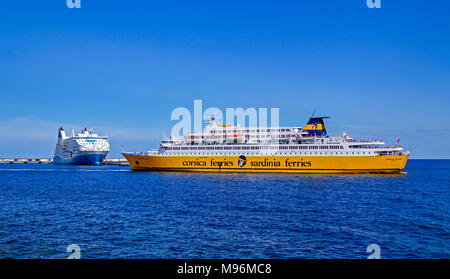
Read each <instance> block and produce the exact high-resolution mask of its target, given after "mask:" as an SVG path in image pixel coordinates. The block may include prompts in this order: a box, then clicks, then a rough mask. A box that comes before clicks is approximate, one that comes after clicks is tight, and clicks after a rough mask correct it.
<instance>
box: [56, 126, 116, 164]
mask: <svg viewBox="0 0 450 279" xmlns="http://www.w3.org/2000/svg"><path fill="white" fill-rule="evenodd" d="M108 152H109V142H108V137H100V136H99V135H97V134H94V133H92V131H91V130H88V129H86V128H84V129H83V130H82V131H81V133H80V134H77V135H75V131H74V130H73V129H72V136H71V137H68V136H67V135H66V132H65V131H64V128H62V127H61V128H60V129H59V132H58V142H57V143H56V148H55V154H54V156H53V163H55V164H71V165H100V164H101V163H102V162H103V160H104V159H105V157H106V155H108Z"/></svg>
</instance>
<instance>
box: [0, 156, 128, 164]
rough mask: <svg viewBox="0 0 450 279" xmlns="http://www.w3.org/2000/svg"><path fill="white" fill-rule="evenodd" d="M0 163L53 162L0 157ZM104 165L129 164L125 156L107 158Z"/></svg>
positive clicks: (43, 159)
mask: <svg viewBox="0 0 450 279" xmlns="http://www.w3.org/2000/svg"><path fill="white" fill-rule="evenodd" d="M0 164H53V159H51V158H0ZM103 165H117V166H129V164H128V161H127V159H125V158H107V159H105V160H104V161H103Z"/></svg>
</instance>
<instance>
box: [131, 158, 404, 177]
mask: <svg viewBox="0 0 450 279" xmlns="http://www.w3.org/2000/svg"><path fill="white" fill-rule="evenodd" d="M123 155H124V156H125V158H126V159H127V160H128V162H129V163H130V166H131V169H132V170H136V171H189V172H191V171H192V172H194V171H195V172H264V173H266V172H278V173H399V172H401V171H402V170H403V169H404V168H405V165H406V162H407V160H408V157H409V155H385V156H245V157H244V156H241V158H240V157H239V156H158V155H137V154H123Z"/></svg>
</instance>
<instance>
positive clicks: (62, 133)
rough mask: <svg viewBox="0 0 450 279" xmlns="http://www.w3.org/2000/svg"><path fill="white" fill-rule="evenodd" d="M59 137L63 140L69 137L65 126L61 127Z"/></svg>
mask: <svg viewBox="0 0 450 279" xmlns="http://www.w3.org/2000/svg"><path fill="white" fill-rule="evenodd" d="M58 138H59V139H63V140H64V139H67V136H66V131H64V128H63V127H61V128H59V132H58Z"/></svg>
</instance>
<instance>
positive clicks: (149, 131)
mask: <svg viewBox="0 0 450 279" xmlns="http://www.w3.org/2000/svg"><path fill="white" fill-rule="evenodd" d="M65 2H66V1H65V0H45V1H44V0H42V1H37V0H35V1H31V0H30V1H4V2H2V8H1V10H0V94H1V95H0V98H1V102H0V129H1V131H0V157H20V156H37V157H50V156H51V154H52V152H53V148H54V145H55V142H56V135H57V128H58V127H59V126H61V125H63V126H65V127H66V128H68V129H70V128H71V127H75V128H77V129H79V128H81V127H83V126H89V127H93V128H94V129H96V130H97V131H98V132H100V133H102V134H107V135H109V136H110V138H111V144H112V150H111V157H119V156H120V155H119V152H120V150H121V148H122V145H123V146H124V148H125V149H126V150H127V151H142V150H148V149H151V148H155V147H157V145H158V140H159V139H160V136H161V134H162V133H163V132H165V133H169V132H170V129H171V127H172V126H173V125H174V124H175V123H176V122H174V121H171V120H170V115H171V112H172V110H173V109H175V108H176V107H187V108H192V107H193V101H194V99H202V100H203V106H204V107H205V108H206V107H212V106H215V107H219V108H221V109H223V110H225V108H227V107H244V108H248V107H256V108H258V107H268V108H270V107H278V108H280V122H281V124H282V125H304V123H305V122H306V120H307V117H309V116H310V114H311V113H312V112H313V111H314V109H316V110H317V114H320V115H328V116H331V117H332V118H331V119H329V120H328V122H327V128H328V130H329V132H330V133H332V134H337V133H341V132H342V131H346V132H348V133H349V134H351V135H353V136H354V137H364V138H383V139H385V140H386V141H387V142H388V143H394V141H395V140H396V139H397V138H399V137H400V138H401V143H402V144H403V145H404V147H406V148H409V149H411V151H412V157H413V158H450V145H448V141H449V137H450V112H449V105H450V17H449V15H450V2H449V1H446V0H438V1H422V0H417V1H406V0H396V1H387V0H382V1H381V3H382V7H381V9H369V8H367V6H366V0H345V1H344V0H342V1H337V0H320V1H299V0H297V1H261V0H259V1H230V0H228V1H211V0H209V1H138V0H129V1H125V0H115V1H101V0H81V3H82V8H81V9H68V8H67V7H66V5H65Z"/></svg>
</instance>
